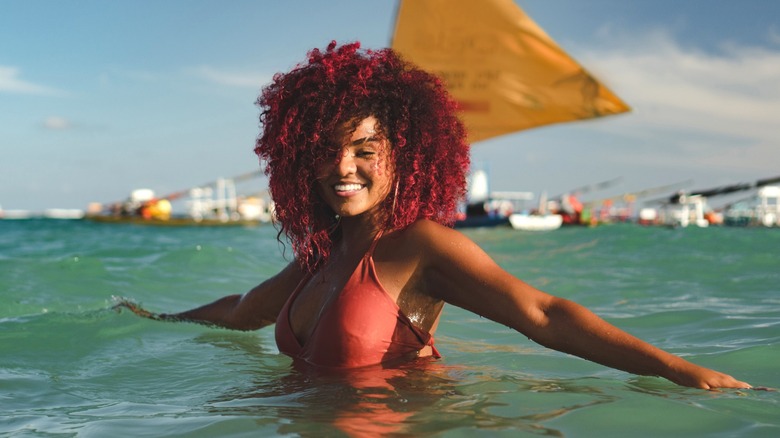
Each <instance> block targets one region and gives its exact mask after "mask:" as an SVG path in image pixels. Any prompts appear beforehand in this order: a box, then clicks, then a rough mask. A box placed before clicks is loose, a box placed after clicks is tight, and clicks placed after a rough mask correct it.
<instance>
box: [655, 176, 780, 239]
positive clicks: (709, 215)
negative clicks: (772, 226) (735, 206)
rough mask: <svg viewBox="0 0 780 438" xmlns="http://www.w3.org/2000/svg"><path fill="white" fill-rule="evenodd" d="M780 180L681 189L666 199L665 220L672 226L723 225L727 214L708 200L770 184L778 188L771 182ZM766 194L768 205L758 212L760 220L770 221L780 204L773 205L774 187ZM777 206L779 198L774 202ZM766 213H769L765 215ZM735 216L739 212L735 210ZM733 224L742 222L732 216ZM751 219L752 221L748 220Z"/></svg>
mask: <svg viewBox="0 0 780 438" xmlns="http://www.w3.org/2000/svg"><path fill="white" fill-rule="evenodd" d="M777 182H780V177H772V178H765V179H760V180H758V181H755V182H753V183H737V184H730V185H727V186H721V187H715V188H710V189H706V190H695V191H691V192H686V191H679V192H677V193H675V194H674V195H672V196H670V197H669V198H668V199H667V200H665V208H663V209H662V210H661V217H662V220H661V222H662V223H663V224H664V225H666V226H670V227H674V228H677V227H683V228H684V227H687V226H689V225H695V226H698V227H702V228H703V227H708V226H709V225H722V224H725V223H726V218H725V215H724V214H722V213H719V212H717V211H715V210H713V209H711V208H709V207H708V206H707V199H708V198H711V197H715V196H723V195H730V194H733V193H738V192H741V191H747V190H751V189H758V191H759V192H762V190H763V189H764V188H766V187H774V186H772V185H771V184H775V183H777ZM762 193H765V194H766V195H768V196H766V198H765V201H764V202H765V203H766V204H765V205H766V207H765V208H764V210H765V211H764V210H759V209H757V210H756V211H755V213H756V215H757V217H760V219H759V221H761V220H767V221H768V222H770V223H771V222H772V214H773V211H776V210H777V207H776V206H775V207H772V208H770V207H769V203H770V199H776V198H775V197H774V196H772V195H773V194H774V189H772V188H769V189H767V190H766V191H763V192H762ZM772 202H774V204H775V205H776V203H777V201H776V200H775V201H772ZM764 212H766V213H767V216H766V217H764ZM732 216H735V214H733V213H732ZM729 222H730V223H731V224H736V223H737V222H739V220H738V219H734V218H732V219H730V220H729ZM748 222H750V221H748Z"/></svg>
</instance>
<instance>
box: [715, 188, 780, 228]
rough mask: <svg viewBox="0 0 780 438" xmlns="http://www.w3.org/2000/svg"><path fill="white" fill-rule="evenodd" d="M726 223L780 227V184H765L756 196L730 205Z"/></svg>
mask: <svg viewBox="0 0 780 438" xmlns="http://www.w3.org/2000/svg"><path fill="white" fill-rule="evenodd" d="M725 224H726V225H733V226H763V227H780V186H763V187H761V188H759V189H758V191H757V193H756V195H755V196H753V197H751V198H749V199H748V200H742V201H739V202H736V203H734V204H732V205H730V206H729V207H728V208H727V209H726V214H725Z"/></svg>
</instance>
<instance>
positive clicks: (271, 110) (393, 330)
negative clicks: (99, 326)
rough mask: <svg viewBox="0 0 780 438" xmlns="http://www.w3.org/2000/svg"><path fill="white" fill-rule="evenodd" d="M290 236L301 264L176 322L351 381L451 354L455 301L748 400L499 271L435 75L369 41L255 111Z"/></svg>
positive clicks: (275, 89)
mask: <svg viewBox="0 0 780 438" xmlns="http://www.w3.org/2000/svg"><path fill="white" fill-rule="evenodd" d="M257 103H258V105H259V106H260V108H261V109H262V112H261V116H260V122H261V125H262V133H261V135H260V137H259V138H258V140H257V145H256V149H255V151H256V152H257V154H258V155H259V156H260V157H261V159H262V160H264V161H265V162H266V166H267V167H266V172H267V174H268V176H269V188H270V192H271V195H272V197H273V199H274V202H275V204H276V219H277V222H278V224H279V226H280V235H282V234H284V235H285V237H286V238H287V239H288V240H289V242H290V243H291V245H292V249H293V253H294V255H295V260H294V261H293V262H292V263H290V264H289V265H288V266H287V267H286V268H285V269H283V270H282V271H281V272H280V273H278V274H277V275H275V276H274V277H272V278H269V279H268V280H266V281H264V282H263V283H261V284H260V285H258V286H256V287H255V288H253V289H252V290H250V291H249V292H247V293H246V294H243V295H231V296H227V297H224V298H222V299H219V300H217V301H215V302H213V303H211V304H207V305H205V306H202V307H199V308H196V309H193V310H189V311H186V312H182V313H178V314H173V315H166V314H162V315H157V314H152V313H149V312H146V311H144V310H143V309H140V308H137V307H135V306H133V305H132V304H129V303H124V305H125V306H127V307H130V308H131V309H132V310H133V311H135V312H136V313H138V314H140V315H142V316H146V317H150V318H154V319H164V320H186V321H194V322H201V323H207V324H214V325H218V326H221V327H227V328H232V329H239V330H254V329H258V328H260V327H263V326H267V325H270V324H273V323H276V340H277V344H278V346H279V349H280V350H281V351H282V352H284V353H286V354H288V355H290V356H292V357H294V358H296V360H300V361H305V362H307V363H309V364H312V365H315V366H322V367H328V368H352V367H361V366H367V365H375V364H383V365H387V364H392V363H397V362H403V361H408V360H410V359H412V358H416V357H425V356H432V357H438V356H439V353H438V352H437V351H436V348H435V347H434V342H433V334H434V333H435V331H436V327H437V324H438V321H439V316H440V314H441V310H442V307H443V306H444V303H450V304H453V305H456V306H459V307H462V308H464V309H467V310H469V311H472V312H474V313H476V314H478V315H481V316H483V317H486V318H489V319H491V320H493V321H496V322H498V323H501V324H504V325H506V326H509V327H512V328H514V329H515V330H517V331H519V332H521V333H523V334H524V335H526V336H528V337H529V338H531V339H532V340H534V341H536V342H538V343H540V344H542V345H545V346H547V347H549V348H554V349H556V350H560V351H563V352H566V353H570V354H574V355H577V356H580V357H583V358H585V359H588V360H592V361H594V362H598V363H601V364H604V365H607V366H610V367H614V368H618V369H621V370H624V371H628V372H631V373H635V374H642V375H657V376H662V377H665V378H667V379H669V380H671V381H673V382H675V383H678V384H680V385H685V386H691V387H698V388H718V387H732V388H747V387H750V385H748V384H747V383H745V382H740V381H738V380H736V379H734V378H732V377H731V376H728V375H726V374H722V373H719V372H716V371H713V370H710V369H707V368H703V367H700V366H697V365H694V364H692V363H690V362H688V361H686V360H684V359H682V358H680V357H677V356H674V355H672V354H669V353H667V352H665V351H662V350H660V349H658V348H656V347H654V346H652V345H649V344H647V343H645V342H643V341H641V340H639V339H637V338H635V337H633V336H631V335H629V334H627V333H625V332H623V331H621V330H619V329H617V328H616V327H614V326H612V325H610V324H608V323H607V322H605V321H604V320H602V319H601V318H599V317H597V316H596V315H594V314H593V313H592V312H590V311H588V310H587V309H585V308H584V307H582V306H580V305H577V304H575V303H573V302H571V301H568V300H565V299H561V298H557V297H554V296H551V295H548V294H546V293H544V292H542V291H539V290H537V289H535V288H534V287H532V286H530V285H528V284H526V283H524V282H523V281H521V280H519V279H517V278H515V277H514V276H512V275H510V274H509V273H507V272H506V271H504V270H503V269H501V268H500V267H499V266H498V265H497V264H496V263H495V262H494V261H493V260H491V258H490V257H489V256H488V255H487V254H485V253H484V252H483V251H482V250H481V249H480V248H479V247H478V246H477V245H476V244H475V243H473V242H472V241H471V240H469V239H468V238H467V237H465V236H464V235H462V234H460V233H459V232H457V231H455V230H453V229H451V228H450V226H451V225H452V223H453V222H454V218H455V211H456V205H457V202H458V201H459V200H461V199H462V198H463V196H464V193H465V175H466V172H467V170H468V166H469V160H468V146H467V144H466V142H465V131H464V128H463V126H462V124H461V123H460V122H459V121H458V119H457V118H456V116H455V105H454V103H453V102H452V100H451V99H450V98H449V97H448V95H447V93H446V91H445V90H444V87H443V85H442V84H441V82H440V81H439V80H438V79H437V78H435V77H434V76H432V75H430V74H428V73H426V72H423V71H421V70H419V69H417V68H415V67H413V66H411V65H409V64H408V63H405V62H403V61H402V60H401V59H399V57H398V56H397V55H396V54H395V53H394V52H393V51H392V50H390V49H385V50H379V51H361V50H360V46H359V43H353V44H347V45H343V46H341V47H337V46H336V44H335V42H334V43H331V44H330V45H329V46H328V48H327V50H326V51H324V52H322V51H319V50H316V49H315V50H313V51H311V52H310V53H309V57H308V62H306V63H305V64H301V65H299V66H297V67H296V68H294V69H293V70H292V71H290V72H289V73H286V74H277V75H276V76H275V77H274V80H273V83H272V84H271V85H270V86H268V87H267V88H266V89H264V91H263V93H262V94H261V96H260V97H259V98H258V102H257Z"/></svg>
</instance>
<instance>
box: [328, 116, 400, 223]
mask: <svg viewBox="0 0 780 438" xmlns="http://www.w3.org/2000/svg"><path fill="white" fill-rule="evenodd" d="M393 178H394V173H393V166H392V165H391V163H390V142H389V141H388V140H387V139H386V138H385V137H384V135H382V134H381V133H380V132H379V129H377V120H376V118H374V117H367V118H365V119H363V120H362V121H360V123H359V124H358V126H357V128H356V129H355V131H354V132H351V133H346V134H345V135H344V136H343V140H342V142H341V149H340V150H339V152H338V153H337V154H336V157H335V159H334V160H333V161H330V162H327V163H325V164H323V165H322V166H320V167H319V169H317V183H318V184H317V185H318V191H319V194H320V196H322V199H323V200H324V201H325V203H327V204H328V206H330V208H331V209H332V210H333V212H334V213H336V214H337V215H339V216H341V217H350V216H357V215H360V214H363V213H366V212H370V211H375V210H377V207H378V206H379V205H380V204H382V202H383V201H384V200H385V198H387V195H388V194H389V193H390V189H391V187H392V185H393Z"/></svg>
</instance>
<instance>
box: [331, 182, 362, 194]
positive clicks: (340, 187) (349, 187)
mask: <svg viewBox="0 0 780 438" xmlns="http://www.w3.org/2000/svg"><path fill="white" fill-rule="evenodd" d="M363 187H364V185H363V184H357V183H353V184H336V185H335V186H333V188H334V189H335V190H336V191H337V192H347V193H349V192H357V191H358V190H360V189H362V188H363Z"/></svg>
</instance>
